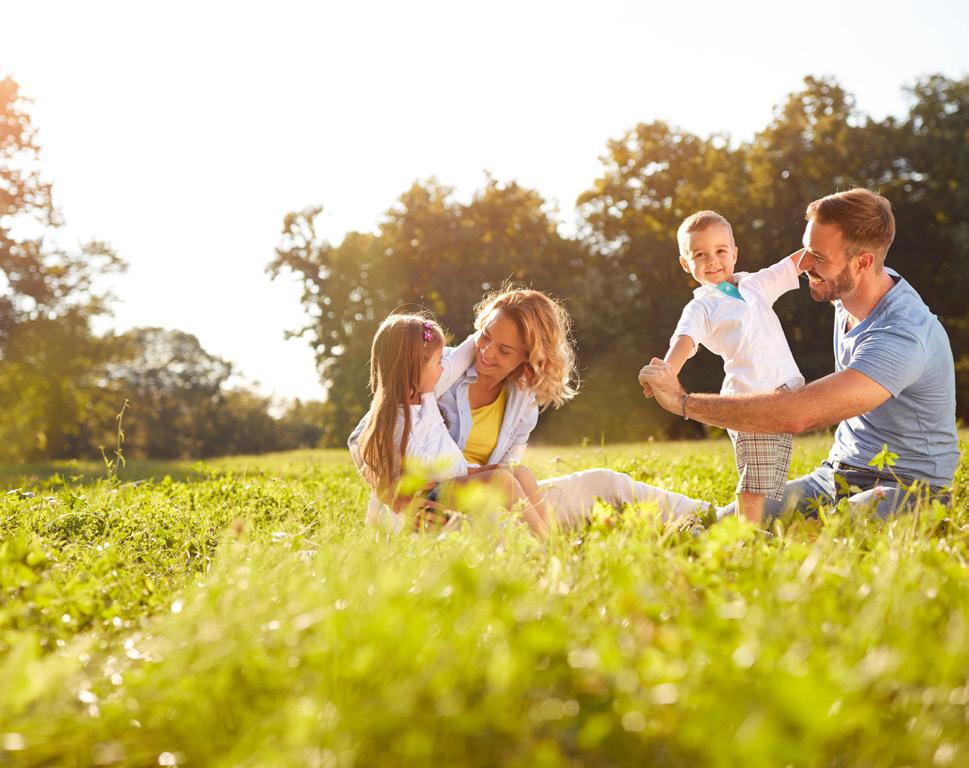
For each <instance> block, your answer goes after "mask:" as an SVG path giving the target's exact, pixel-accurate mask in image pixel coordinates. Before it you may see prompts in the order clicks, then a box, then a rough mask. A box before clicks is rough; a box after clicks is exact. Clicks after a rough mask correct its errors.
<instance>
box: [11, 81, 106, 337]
mask: <svg viewBox="0 0 969 768" xmlns="http://www.w3.org/2000/svg"><path fill="white" fill-rule="evenodd" d="M62 225H63V219H62V217H61V215H60V213H59V211H58V210H57V209H56V208H55V207H54V204H53V201H52V198H51V188H50V184H49V183H48V182H46V181H44V180H43V179H42V177H41V173H40V149H39V147H38V146H37V143H36V130H35V129H34V127H33V124H32V123H31V120H30V114H29V112H28V111H27V103H26V100H25V99H24V98H23V97H22V96H21V95H20V91H19V88H18V86H17V83H16V82H14V81H13V80H11V79H10V78H6V79H4V80H0V273H2V280H0V344H2V342H3V339H4V338H5V337H6V334H8V333H9V332H10V330H11V329H12V328H13V326H14V325H15V324H16V323H18V322H21V321H23V320H28V319H36V318H39V317H46V318H48V319H54V318H57V317H62V316H64V315H65V314H66V313H68V312H71V313H72V317H73V318H74V320H75V321H76V320H77V319H78V318H79V317H81V316H83V315H86V316H88V317H90V316H91V315H94V314H100V313H103V312H104V311H105V310H106V303H107V301H108V300H109V299H110V297H109V296H108V295H106V294H105V293H104V292H100V291H98V290H97V289H96V287H95V281H96V278H97V277H98V276H100V275H103V274H105V273H107V272H111V271H117V270H121V269H123V268H124V263H123V262H122V261H121V260H120V259H119V258H118V256H117V255H116V254H115V253H114V252H113V251H112V250H111V249H110V248H109V247H108V246H107V245H106V244H105V243H103V242H100V241H92V242H89V243H87V244H85V245H83V246H82V247H81V248H80V250H78V251H72V250H69V249H65V248H63V247H61V246H59V245H58V244H57V243H56V242H55V238H54V236H53V235H54V234H55V232H56V230H58V229H59V228H60V227H61V226H62ZM77 310H82V314H81V315H78V313H77Z"/></svg>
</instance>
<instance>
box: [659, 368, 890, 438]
mask: <svg viewBox="0 0 969 768" xmlns="http://www.w3.org/2000/svg"><path fill="white" fill-rule="evenodd" d="M640 381H641V382H642V381H645V382H646V383H647V384H648V385H649V386H650V387H651V388H652V390H653V395H654V396H655V397H656V402H658V403H659V404H660V405H661V406H663V408H665V409H666V410H667V411H670V412H671V413H675V414H677V415H683V410H684V405H685V406H686V416H687V417H689V418H691V419H693V420H695V421H701V422H703V423H704V424H712V425H714V426H717V427H725V428H728V429H736V430H738V431H740V432H753V433H784V432H791V433H794V434H799V433H801V432H807V431H808V430H811V429H817V428H818V427H824V426H828V425H830V424H837V423H838V422H839V421H843V420H844V419H850V418H851V417H852V416H858V415H859V414H862V413H867V412H868V411H871V410H874V409H875V408H877V407H878V406H879V405H881V404H882V403H884V402H885V401H886V400H888V398H890V397H891V393H890V392H889V391H888V390H887V389H885V388H884V387H883V386H881V385H880V384H878V383H876V382H875V381H874V380H873V379H870V378H869V377H868V376H866V375H865V374H863V373H860V372H859V371H855V370H852V369H850V368H848V369H845V370H843V371H839V372H838V373H832V374H830V375H828V376H825V377H824V378H823V379H818V380H817V381H812V382H811V383H810V384H808V385H807V386H805V387H802V388H801V389H795V390H790V391H774V392H758V393H753V394H749V395H712V394H692V393H691V394H690V395H689V396H688V397H687V396H686V395H687V393H686V392H685V391H684V389H683V387H682V386H680V382H679V380H678V379H677V378H676V375H675V374H674V373H673V369H672V368H671V367H670V366H669V364H667V363H665V362H663V361H662V360H659V359H658V358H653V360H652V361H651V362H650V364H649V365H647V366H646V367H645V368H643V370H642V371H641V372H640ZM684 401H685V402H684Z"/></svg>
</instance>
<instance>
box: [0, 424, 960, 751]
mask: <svg viewBox="0 0 969 768" xmlns="http://www.w3.org/2000/svg"><path fill="white" fill-rule="evenodd" d="M963 438H964V439H965V435H963ZM829 441H830V438H827V437H824V436H815V437H811V438H807V439H801V440H797V441H795V456H794V463H793V466H792V472H794V473H800V472H803V471H806V470H807V469H809V468H811V467H813V466H815V465H816V464H817V462H818V461H820V459H821V458H822V457H823V456H824V454H825V452H826V449H827V446H828V444H829ZM527 458H528V462H529V464H530V465H531V466H532V467H533V468H534V469H535V470H536V474H538V475H539V476H541V477H548V476H552V475H555V474H561V473H565V472H568V471H572V470H573V469H581V468H586V467H592V466H608V467H612V468H614V469H618V470H622V471H626V472H629V473H630V474H632V475H633V476H635V477H636V478H638V479H642V480H645V481H647V482H651V483H654V484H656V485H660V486H664V487H668V488H671V489H676V490H679V491H682V492H684V493H687V494H689V495H692V496H696V497H699V498H705V499H709V500H711V501H715V502H717V503H724V502H726V501H727V500H728V499H729V498H730V496H731V492H732V487H733V485H734V483H735V470H734V468H733V460H732V453H731V449H730V445H729V442H727V441H725V440H710V441H704V442H693V443H642V444H637V445H618V446H604V447H603V446H599V447H585V448H552V447H548V448H532V449H529V453H528V457H527ZM965 478H966V463H965V461H964V463H963V466H962V467H961V468H960V472H959V475H958V476H957V478H956V484H955V504H954V506H953V507H952V508H950V509H946V508H943V507H941V506H940V505H937V504H936V505H933V506H926V507H923V508H921V509H920V510H919V511H918V512H917V513H916V514H910V515H906V516H902V517H899V518H896V519H893V520H890V521H888V522H872V521H869V520H865V519H857V518H852V517H851V516H849V515H848V514H847V513H846V511H845V510H844V509H843V508H835V509H823V510H821V515H820V517H819V518H818V519H809V520H805V519H801V518H790V519H787V520H785V521H783V523H782V524H780V525H778V526H776V527H775V528H774V530H773V531H771V532H765V531H762V530H760V529H758V528H756V527H755V526H752V525H750V524H747V523H744V522H742V521H739V520H736V519H728V520H724V521H722V522H720V523H716V524H710V525H707V526H706V527H700V526H692V525H676V524H664V523H662V522H661V521H659V520H658V519H657V518H656V515H655V514H654V512H653V511H651V510H649V509H642V510H629V511H627V513H626V514H624V515H623V516H622V517H621V518H619V519H618V521H614V522H613V523H611V524H607V523H606V522H605V521H604V520H603V521H598V522H595V523H593V524H592V525H590V526H589V527H588V528H586V529H584V530H580V531H571V532H561V533H558V534H556V535H555V536H553V538H552V539H551V540H550V541H549V542H548V543H546V544H540V543H538V542H536V541H535V540H533V539H532V538H531V537H530V536H529V535H528V533H527V532H526V531H525V530H524V528H522V527H520V526H510V527H505V528H504V529H503V530H501V529H498V528H495V527H494V526H489V525H486V524H481V525H475V526H473V527H472V528H471V529H470V530H462V531H456V532H453V533H449V534H447V535H441V536H437V535H421V536H418V535H403V536H399V537H396V538H388V537H386V536H385V535H383V534H381V533H379V532H377V531H375V530H373V529H368V528H366V527H364V526H363V524H362V516H363V510H364V507H365V504H366V498H367V494H366V492H365V489H364V486H363V484H362V482H361V481H360V480H359V478H358V477H357V475H356V473H355V472H354V470H353V468H352V466H351V464H350V462H349V459H348V456H347V454H346V452H345V451H313V452H297V453H286V454H276V455H269V456H261V457H240V458H232V459H225V460H218V461H211V462H204V463H192V462H186V463H179V462H173V463H168V464H157V463H144V464H130V465H129V466H127V467H125V468H124V469H122V470H121V471H120V472H119V474H118V477H110V476H108V475H107V473H106V470H105V468H104V467H103V466H99V465H97V464H82V463H77V462H67V463H61V464H49V465H37V466H27V467H23V466H21V467H5V468H0V480H2V488H3V489H4V493H3V494H2V495H0V766H61V765H67V766H75V765H78V766H80V765H85V766H86V765H102V766H109V765H123V766H158V765H161V766H167V765H193V766H325V767H326V768H350V767H351V766H378V765H379V766H437V765H448V766H498V765H500V766H523V767H524V766H529V767H532V766H536V767H538V766H603V767H607V766H627V765H628V766H633V765H636V766H643V765H669V766H735V765H743V766H753V767H755V768H756V767H758V766H765V767H766V766H772V767H773V766H786V765H791V766H921V765H932V766H961V765H967V764H969V580H967V558H969V499H967V498H966V494H965V492H964V488H965Z"/></svg>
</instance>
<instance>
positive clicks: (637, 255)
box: [578, 122, 749, 439]
mask: <svg viewBox="0 0 969 768" xmlns="http://www.w3.org/2000/svg"><path fill="white" fill-rule="evenodd" d="M602 161H603V166H604V167H603V173H602V175H601V176H600V177H599V178H598V179H596V180H595V181H594V182H593V185H592V188H591V189H590V190H588V191H587V192H585V193H583V194H582V195H581V196H580V197H579V200H578V205H579V212H580V214H581V216H582V221H583V224H584V229H583V234H584V239H585V242H586V244H587V247H588V248H589V250H590V251H591V253H592V254H593V255H594V257H595V261H594V262H593V263H594V265H595V269H596V272H597V273H598V274H599V275H600V276H602V288H601V291H602V294H603V297H602V298H601V299H599V301H600V305H599V307H598V308H597V310H592V311H589V312H588V313H587V314H586V316H585V317H584V318H583V319H584V320H585V322H590V321H591V322H592V323H593V325H594V326H596V335H597V339H596V343H595V344H594V345H591V346H592V347H593V348H594V349H597V350H598V355H597V356H596V357H593V358H592V359H590V360H589V364H590V365H591V366H592V371H591V372H590V375H589V376H588V381H587V384H588V386H587V392H586V393H585V394H584V396H583V399H584V400H585V402H586V404H587V405H590V406H591V407H590V413H589V418H592V419H594V420H595V419H596V416H595V414H597V413H598V414H599V416H598V418H597V420H598V422H599V429H600V431H602V432H603V433H604V434H605V435H606V436H607V437H609V438H610V439H641V438H642V437H643V436H645V435H649V434H655V433H664V432H672V433H673V434H680V433H681V431H682V433H685V434H689V433H692V432H694V431H695V430H696V429H697V427H696V426H695V425H692V424H689V423H684V422H682V420H679V421H677V420H675V419H673V418H672V417H670V416H668V415H666V414H662V413H658V412H657V410H656V409H652V408H646V407H644V406H643V404H642V399H643V398H642V391H641V389H640V388H639V387H638V385H637V382H636V373H637V372H638V370H639V368H640V366H641V365H643V364H644V363H646V362H648V361H649V359H650V358H651V357H653V356H654V355H655V356H657V357H662V355H663V354H664V353H665V352H666V349H667V346H668V343H669V337H670V334H671V332H672V331H673V328H674V327H675V325H676V320H677V318H678V317H679V314H680V311H681V310H682V308H683V305H684V304H686V302H687V301H688V300H689V298H690V290H691V283H690V278H689V275H687V274H686V273H685V272H684V271H683V269H682V268H681V266H680V264H679V259H678V246H677V242H676V230H677V228H678V227H679V224H680V222H681V221H682V219H683V218H684V217H686V216H687V215H688V214H690V213H692V212H693V211H696V210H699V209H703V208H714V209H716V210H718V211H720V212H721V213H723V214H724V215H725V216H727V218H728V219H732V220H733V221H737V222H738V223H739V222H742V221H743V218H742V217H741V216H740V215H739V214H740V211H742V210H743V209H744V206H745V203H746V200H747V193H746V189H747V186H748V184H749V180H748V172H747V168H746V165H745V159H744V154H743V152H742V150H734V149H732V148H731V147H730V143H729V140H728V139H727V137H725V136H713V137H710V138H708V139H702V138H700V137H698V136H695V135H693V134H691V133H688V132H686V131H682V130H678V129H675V128H672V127H670V126H669V125H667V124H666V123H663V122H655V123H649V124H640V125H637V126H636V127H635V128H633V129H632V130H631V131H629V132H627V133H626V134H625V135H624V136H623V137H621V138H620V139H617V140H613V141H610V142H609V144H608V151H607V153H606V155H605V156H604V157H603V158H602ZM742 234H743V229H742V225H741V227H740V228H738V231H737V235H738V239H739V237H740V236H741V235H742ZM590 310H591V308H590ZM717 368H718V363H717V361H716V360H715V359H714V358H713V357H712V356H710V355H700V356H699V357H698V358H697V361H696V362H694V363H691V365H690V366H689V367H688V368H687V370H686V372H685V373H686V376H685V381H686V382H687V384H688V385H690V386H696V385H698V384H701V385H702V384H703V383H707V384H708V383H710V382H712V381H713V380H715V377H716V371H717ZM596 403H599V404H600V406H597V405H596ZM607 403H609V404H611V407H609V408H606V407H605V404H607ZM617 405H618V407H617ZM606 413H611V414H613V415H612V416H610V417H609V418H606V419H604V418H603V415H602V414H606ZM593 423H594V421H593Z"/></svg>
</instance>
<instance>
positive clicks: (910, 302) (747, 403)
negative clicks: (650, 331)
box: [639, 189, 959, 518]
mask: <svg viewBox="0 0 969 768" xmlns="http://www.w3.org/2000/svg"><path fill="white" fill-rule="evenodd" d="M805 218H806V219H807V227H806V228H805V230H804V239H803V245H804V250H803V252H802V253H801V255H800V259H799V263H798V266H799V268H800V269H802V270H804V271H806V272H807V277H808V284H809V286H810V291H811V298H813V299H814V300H815V301H819V302H822V301H823V302H833V303H834V308H835V322H834V354H835V372H834V373H832V374H831V375H829V376H825V377H824V378H822V379H819V380H817V381H814V382H811V383H810V384H808V385H807V386H805V387H803V388H801V389H797V390H793V391H773V392H763V393H755V394H744V395H712V394H693V393H687V392H685V391H684V390H683V388H682V387H681V386H680V383H679V381H678V380H677V378H676V376H675V374H674V373H673V371H672V369H671V368H670V366H669V365H668V364H667V363H664V362H663V361H662V360H659V359H658V358H653V360H652V361H651V362H650V363H649V365H647V366H645V367H644V368H643V369H642V371H640V376H639V381H640V384H642V385H643V387H644V390H645V391H646V393H647V394H652V395H653V396H655V397H656V400H657V402H658V403H659V404H660V405H662V406H663V407H664V408H665V409H666V410H668V411H670V412H672V413H677V414H680V415H682V416H683V417H684V418H690V419H695V420H697V421H702V422H704V423H706V424H713V425H716V426H719V427H725V428H730V429H735V430H742V431H744V432H754V433H784V432H791V433H801V432H805V431H807V430H810V429H816V428H818V427H823V426H826V425H829V424H838V429H837V431H836V433H835V440H834V445H833V446H832V448H831V452H830V453H829V455H828V459H827V460H826V461H825V462H824V463H823V464H822V465H821V466H820V467H818V469H816V470H815V471H814V472H812V473H811V474H808V475H805V476H804V477H801V478H798V479H797V480H794V481H791V482H789V483H787V486H786V489H785V494H784V498H783V500H781V501H773V500H769V501H768V502H767V504H766V506H765V514H766V517H768V518H770V517H776V516H777V515H778V514H780V513H781V512H782V511H783V510H785V509H787V508H789V507H791V506H796V507H797V508H798V509H799V510H800V511H802V512H805V513H810V512H811V511H812V510H813V509H815V508H816V504H817V502H818V501H821V502H824V503H828V504H833V503H834V502H835V501H836V500H837V499H839V498H844V497H848V498H849V500H850V502H851V503H852V504H853V505H862V504H874V505H875V509H876V512H877V513H878V514H879V515H883V516H884V515H887V514H889V513H891V512H893V511H896V510H898V509H900V508H901V507H903V506H905V505H907V504H909V503H910V502H911V501H912V500H913V499H914V498H915V496H916V494H913V493H912V492H911V487H912V484H913V483H915V481H919V484H918V487H922V488H923V489H925V488H926V487H927V489H928V491H929V492H931V493H933V494H941V495H942V497H943V498H947V495H946V494H945V492H944V491H943V489H944V488H945V487H946V486H948V485H951V483H952V479H953V476H954V474H955V470H956V466H957V464H958V462H959V450H958V437H957V435H956V426H955V370H954V365H953V360H952V348H951V347H950V345H949V339H948V337H947V336H946V333H945V330H944V329H943V328H942V325H941V324H940V323H939V321H938V319H937V318H936V317H935V315H933V314H932V313H931V312H930V311H929V308H928V307H927V306H926V305H925V303H924V302H923V301H922V299H921V298H920V297H919V295H918V294H917V293H916V292H915V290H914V289H913V288H912V286H911V285H909V284H908V283H907V282H906V281H905V280H904V279H903V278H902V277H900V276H899V275H898V273H896V272H894V271H892V270H890V269H886V268H885V266H884V263H885V254H886V253H887V252H888V248H889V246H890V245H891V243H892V240H894V238H895V217H894V216H893V215H892V210H891V204H890V203H889V202H888V200H886V199H885V198H884V197H881V196H879V195H876V194H874V193H873V192H870V191H868V190H867V189H852V190H849V191H847V192H839V193H837V194H833V195H828V196H827V197H823V198H821V199H819V200H815V201H814V202H812V203H811V204H810V205H809V206H808V207H807V212H806V216H805ZM839 422H840V423H839ZM886 445H887V446H888V449H889V450H890V451H891V452H893V453H895V454H897V456H898V458H897V459H896V461H895V463H894V465H893V466H892V467H891V468H889V467H884V468H883V469H881V470H880V469H878V468H876V467H873V466H871V465H870V462H871V461H872V460H873V459H874V458H875V457H876V456H877V455H878V454H879V453H881V452H882V449H883V447H884V446H886ZM858 489H860V492H857V490H858ZM731 507H732V505H731ZM731 507H728V508H727V509H726V510H725V513H730V512H732V511H733V510H732V508H731Z"/></svg>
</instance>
